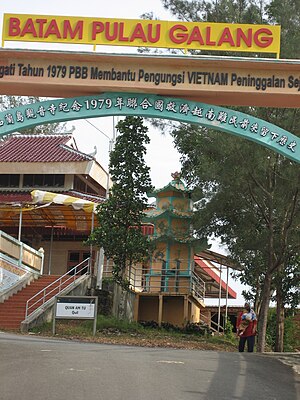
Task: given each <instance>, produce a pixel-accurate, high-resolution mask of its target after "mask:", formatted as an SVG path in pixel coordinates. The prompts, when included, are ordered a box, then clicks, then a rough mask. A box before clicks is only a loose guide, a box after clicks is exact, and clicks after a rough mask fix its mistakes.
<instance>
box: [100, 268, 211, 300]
mask: <svg viewBox="0 0 300 400" xmlns="http://www.w3.org/2000/svg"><path fill="white" fill-rule="evenodd" d="M112 267H113V266H112V264H111V263H109V264H106V265H105V267H104V269H103V278H112ZM124 278H125V279H126V280H127V281H128V283H129V287H130V289H131V290H133V291H134V292H139V293H141V292H144V293H169V294H189V295H192V296H193V297H194V298H195V299H196V300H197V301H203V299H204V297H205V282H204V281H203V280H202V279H201V278H200V277H199V276H198V275H197V274H196V273H195V272H194V271H189V270H179V269H177V270H174V269H171V270H163V269H162V268H157V269H153V268H152V269H151V270H149V269H142V268H139V267H131V268H130V270H126V273H125V276H124Z"/></svg>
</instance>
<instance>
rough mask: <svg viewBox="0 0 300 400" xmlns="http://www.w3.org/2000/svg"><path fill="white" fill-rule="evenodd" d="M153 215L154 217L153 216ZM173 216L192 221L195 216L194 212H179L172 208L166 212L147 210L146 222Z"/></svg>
mask: <svg viewBox="0 0 300 400" xmlns="http://www.w3.org/2000/svg"><path fill="white" fill-rule="evenodd" d="M151 214H152V215H151ZM165 215H168V216H172V217H176V218H182V219H190V218H191V217H192V216H193V212H191V211H185V212H184V211H182V212H181V211H177V210H172V209H170V208H166V209H165V210H147V211H146V212H145V217H144V218H145V220H146V221H154V220H155V219H157V218H161V217H162V216H165Z"/></svg>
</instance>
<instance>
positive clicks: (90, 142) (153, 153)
mask: <svg viewBox="0 0 300 400" xmlns="http://www.w3.org/2000/svg"><path fill="white" fill-rule="evenodd" d="M150 11H153V12H154V16H156V17H158V18H160V19H164V20H174V18H173V17H172V16H171V15H170V14H169V13H168V12H167V11H166V10H164V9H163V7H162V5H161V1H160V0H151V1H149V0H133V1H131V0H129V1H124V0H122V1H120V0H113V1H110V2H109V1H106V0H105V1H103V0H102V1H101V0H89V1H77V0H49V1H41V0H27V1H24V0H10V1H4V0H2V1H1V2H0V13H1V19H0V29H1V32H2V21H3V14H4V13H7V14H9V13H12V14H31V15H32V14H41V15H62V16H84V17H94V16H97V17H104V18H127V19H139V18H140V16H141V14H143V13H145V12H150ZM5 47H6V48H31V49H47V48H50V49H52V50H68V51H72V50H73V51H79V50H80V51H87V52H90V51H92V48H91V46H79V45H59V44H50V45H49V44H43V43H17V42H6V43H5ZM135 51H136V50H135V49H133V48H131V49H128V48H124V47H116V46H115V47H112V48H108V47H101V46H97V52H112V53H125V52H135ZM1 94H4V93H1ZM89 121H90V122H91V123H92V124H93V125H95V126H96V127H97V128H98V129H100V130H101V131H102V132H103V133H104V134H102V133H100V132H99V131H98V130H97V129H95V128H94V127H92V126H91V125H90V124H89V123H88V122H86V121H84V120H81V121H74V122H70V123H68V128H70V129H71V128H72V127H73V126H74V127H75V130H74V136H75V139H76V142H77V145H78V147H79V149H80V150H82V151H84V152H86V153H92V152H93V151H94V146H96V147H97V156H96V157H97V159H98V161H99V163H100V164H101V165H102V166H103V167H104V168H105V169H106V168H107V166H108V160H109V157H108V144H109V140H108V138H107V137H106V136H108V137H112V135H113V122H114V123H116V122H117V121H118V119H117V118H115V120H114V121H113V118H112V117H106V118H97V119H92V120H89ZM149 136H150V139H151V143H150V145H149V146H148V152H147V157H146V162H147V164H148V166H149V167H150V168H151V179H152V183H153V185H154V186H155V187H156V188H160V187H163V186H165V185H166V184H167V183H168V182H169V181H170V180H171V173H172V172H175V171H179V170H180V162H179V154H178V153H177V151H176V150H175V149H174V146H173V142H172V139H171V137H170V136H168V135H162V134H161V133H160V132H158V131H157V130H155V129H153V128H152V127H149ZM213 246H214V247H213V249H214V250H216V251H222V250H221V249H219V247H218V246H217V244H213ZM222 277H223V279H224V280H225V279H226V274H225V273H224V272H223V276H222ZM230 285H231V286H232V288H233V289H234V290H236V291H237V292H238V299H237V300H236V301H232V300H231V301H229V304H232V305H233V304H239V305H241V304H242V303H243V298H242V296H241V294H240V293H241V290H242V287H241V286H240V285H239V284H237V283H235V282H233V281H232V280H231V279H230ZM207 303H208V304H209V303H213V304H216V301H211V302H209V301H208V302H207ZM222 304H224V300H223V301H222Z"/></svg>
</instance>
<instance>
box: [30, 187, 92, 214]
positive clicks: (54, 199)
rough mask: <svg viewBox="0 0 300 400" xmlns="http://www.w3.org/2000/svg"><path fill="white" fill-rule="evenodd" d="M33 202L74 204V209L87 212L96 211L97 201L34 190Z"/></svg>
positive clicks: (32, 193)
mask: <svg viewBox="0 0 300 400" xmlns="http://www.w3.org/2000/svg"><path fill="white" fill-rule="evenodd" d="M31 197H32V202H33V204H37V203H38V204H51V203H55V204H61V205H65V206H72V207H73V208H74V210H83V211H85V212H87V213H93V212H95V209H96V207H97V204H96V203H93V202H92V201H89V200H84V199H79V198H77V197H72V196H67V195H65V194H59V193H52V192H45V191H43V190H33V191H32V192H31Z"/></svg>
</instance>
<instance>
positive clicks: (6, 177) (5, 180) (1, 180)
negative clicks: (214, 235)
mask: <svg viewBox="0 0 300 400" xmlns="http://www.w3.org/2000/svg"><path fill="white" fill-rule="evenodd" d="M19 182H20V175H18V174H0V187H2V188H3V187H10V188H16V187H19Z"/></svg>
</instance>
